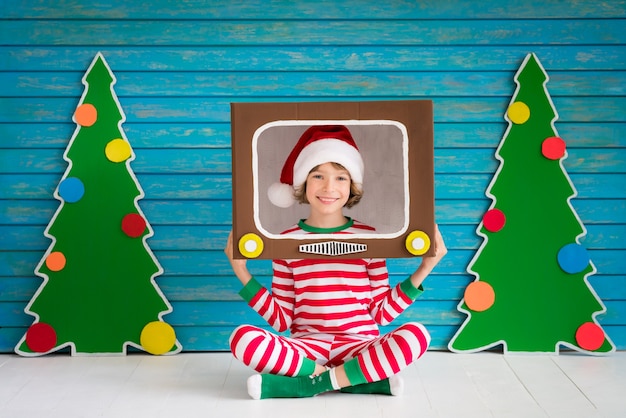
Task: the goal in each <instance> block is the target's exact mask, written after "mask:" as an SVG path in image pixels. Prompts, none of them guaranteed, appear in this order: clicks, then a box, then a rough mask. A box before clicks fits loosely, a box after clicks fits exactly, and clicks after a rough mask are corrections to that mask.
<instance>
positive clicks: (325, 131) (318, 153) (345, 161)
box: [267, 125, 364, 208]
mask: <svg viewBox="0 0 626 418" xmlns="http://www.w3.org/2000/svg"><path fill="white" fill-rule="evenodd" d="M329 162H334V163H338V164H341V165H342V166H344V167H345V168H346V170H348V172H349V173H350V177H351V178H352V181H353V182H354V183H356V184H357V185H360V184H362V183H363V171H364V164H363V158H362V157H361V154H360V153H359V149H358V148H357V146H356V143H355V142H354V139H353V138H352V135H351V134H350V131H349V130H348V128H346V127H345V126H343V125H314V126H311V127H310V128H309V129H307V130H306V131H305V132H304V133H303V134H302V136H301V137H300V139H299V140H298V142H297V143H296V146H295V147H294V148H293V150H291V153H290V154H289V156H288V157H287V160H286V161H285V164H284V166H283V169H282V171H281V174H280V183H274V184H272V185H271V186H270V187H269V189H268V191H267V194H268V197H269V199H270V201H271V202H272V204H274V205H275V206H278V207H281V208H288V207H290V206H291V205H293V203H294V202H295V198H294V187H300V186H302V184H304V182H305V181H306V178H307V176H308V175H309V172H310V171H311V169H313V168H314V167H317V166H318V165H321V164H324V163H329Z"/></svg>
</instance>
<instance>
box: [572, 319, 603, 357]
mask: <svg viewBox="0 0 626 418" xmlns="http://www.w3.org/2000/svg"><path fill="white" fill-rule="evenodd" d="M576 342H577V343H578V345H579V346H580V348H583V349H585V350H589V351H595V350H597V349H598V348H600V347H602V344H604V331H602V328H600V327H599V326H598V325H596V324H594V323H593V322H585V323H584V324H582V325H581V326H580V327H578V329H577V330H576Z"/></svg>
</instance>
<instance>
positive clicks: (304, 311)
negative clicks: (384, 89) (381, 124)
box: [225, 126, 447, 399]
mask: <svg viewBox="0 0 626 418" xmlns="http://www.w3.org/2000/svg"><path fill="white" fill-rule="evenodd" d="M362 182H363V161H362V159H361V156H360V153H359V151H358V148H357V147H356V144H355V143H354V140H353V139H352V136H351V134H350V132H349V131H348V129H347V128H346V127H345V126H312V127H311V128H309V129H307V130H306V131H305V132H304V134H303V135H302V136H301V138H300V140H299V141H298V143H297V145H296V146H295V148H294V149H293V150H292V152H291V154H290V155H289V157H288V158H287V161H286V163H285V166H284V167H283V170H282V173H281V183H282V184H279V185H273V186H272V187H270V190H269V192H268V193H269V197H270V200H271V201H272V203H274V204H275V205H278V206H283V207H285V206H288V205H290V204H292V203H293V202H294V201H298V202H301V203H308V204H309V205H310V214H309V216H308V217H307V218H306V219H303V220H301V221H300V222H299V223H298V224H297V225H296V226H294V227H293V228H291V229H289V230H288V231H286V232H285V233H286V234H294V233H297V234H302V233H338V234H339V233H356V232H363V231H364V230H365V231H373V228H371V227H369V226H367V225H364V224H361V223H359V222H358V221H356V220H353V219H350V218H347V217H346V216H344V214H343V207H344V206H346V207H351V206H352V205H354V204H356V203H358V201H359V200H360V198H361V195H362ZM433 241H434V245H435V248H436V254H435V256H434V257H424V258H423V259H422V263H421V264H420V266H419V268H418V269H417V270H416V271H415V272H414V273H413V274H412V275H411V276H410V277H409V278H407V279H406V280H404V281H403V282H402V283H400V284H398V285H397V286H395V287H394V288H390V286H389V282H388V274H387V266H386V261H385V260H384V259H355V260H343V259H342V260H334V259H332V258H331V259H306V260H274V262H273V270H274V278H273V281H272V293H270V292H268V290H267V289H266V288H264V287H263V286H262V285H261V284H259V283H258V282H257V281H256V280H255V279H254V278H253V277H252V275H251V274H250V272H249V271H248V269H247V267H246V261H245V260H235V259H233V254H232V233H231V235H230V236H229V237H228V243H227V245H226V249H225V253H226V255H227V256H228V259H229V260H230V263H231V265H232V268H233V271H234V272H235V274H236V276H237V278H239V280H240V281H241V283H242V284H243V285H244V287H243V289H242V290H241V292H240V295H241V296H242V297H243V298H244V299H245V300H246V301H247V302H248V304H249V305H250V306H251V307H252V308H253V309H254V310H255V311H257V312H258V313H259V314H260V315H261V316H263V318H264V319H265V320H266V321H267V322H268V323H269V324H270V325H271V326H272V327H273V328H274V329H275V330H276V331H278V332H284V331H287V330H289V331H290V337H285V336H282V335H276V334H273V333H270V332H268V331H265V330H263V329H261V328H259V327H255V326H251V325H242V326H240V327H238V328H237V329H235V331H233V333H232V335H231V338H230V346H231V351H232V353H233V355H234V356H235V357H236V358H237V359H239V360H240V361H242V362H243V363H244V364H246V365H247V366H250V367H252V368H253V369H254V370H256V371H257V372H259V373H261V374H257V375H254V376H252V377H250V378H249V379H248V393H249V395H250V396H251V397H252V398H254V399H264V398H295V397H310V396H315V395H317V394H319V393H322V392H327V391H333V390H341V391H342V392H352V393H381V394H388V395H396V394H399V393H400V392H401V390H402V380H401V379H400V378H399V376H397V373H398V372H399V371H400V370H402V369H404V368H405V367H407V366H408V365H409V364H411V363H412V362H414V361H415V360H417V359H418V358H419V357H420V356H421V355H422V354H424V352H425V351H426V349H427V348H428V345H429V343H430V335H429V334H428V332H427V331H426V329H425V328H424V327H423V326H422V325H421V324H419V323H406V324H404V325H401V326H400V327H399V328H397V329H396V330H394V331H392V332H390V333H389V334H387V335H384V336H381V335H380V333H379V330H378V326H377V324H379V325H387V324H389V323H390V322H391V321H392V320H393V319H394V318H396V317H397V316H398V315H400V314H401V313H402V312H403V311H404V310H405V309H406V308H407V307H408V306H409V305H410V304H411V303H412V302H413V301H414V300H415V299H416V298H417V297H418V296H419V295H420V294H421V293H422V288H421V284H422V282H423V281H424V279H425V278H426V276H428V274H430V272H431V271H432V269H433V268H434V267H435V265H436V264H437V263H438V262H439V260H441V258H442V257H443V256H444V255H445V254H446V252H447V249H446V247H445V244H444V242H443V238H442V237H441V234H440V233H439V230H438V228H436V236H435V237H434V240H433Z"/></svg>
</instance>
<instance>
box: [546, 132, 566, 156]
mask: <svg viewBox="0 0 626 418" xmlns="http://www.w3.org/2000/svg"><path fill="white" fill-rule="evenodd" d="M541 153H542V154H543V156H544V157H546V158H547V159H549V160H559V159H561V158H563V156H564V155H565V141H563V140H562V139H561V138H559V137H557V136H551V137H549V138H546V139H544V140H543V142H542V143H541Z"/></svg>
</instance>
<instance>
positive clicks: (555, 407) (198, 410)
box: [0, 351, 626, 418]
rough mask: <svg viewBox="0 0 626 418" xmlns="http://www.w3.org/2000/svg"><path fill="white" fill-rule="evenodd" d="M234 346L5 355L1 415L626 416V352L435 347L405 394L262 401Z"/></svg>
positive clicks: (0, 372) (0, 366)
mask: <svg viewBox="0 0 626 418" xmlns="http://www.w3.org/2000/svg"><path fill="white" fill-rule="evenodd" d="M250 374H251V372H250V370H248V369H247V368H246V367H245V366H243V365H242V364H240V363H239V362H238V361H236V360H234V359H233V358H232V357H231V355H230V354H229V353H183V354H178V355H175V356H166V357H153V356H150V355H144V354H132V355H128V356H123V357H70V356H69V355H50V356H44V357H39V358H24V357H19V356H16V355H9V354H6V355H0V417H2V418H18V417H27V418H29V417H33V418H34V417H36V418H42V417H46V418H50V417H64V418H73V417H81V418H83V417H116V418H118V417H122V418H123V417H133V418H141V417H149V418H161V417H167V418H172V417H175V418H186V417H212V418H214V417H220V418H221V417H236V418H240V417H251V418H261V417H268V418H269V417H272V418H280V417H289V418H294V417H295V418H305V417H323V418H334V417H341V418H346V417H350V418H352V417H359V418H367V417H394V418H400V417H455V418H456V417H459V418H471V417H480V418H483V417H520V418H532V417H567V418H572V417H584V418H589V417H616V418H617V417H620V418H622V417H626V352H617V353H614V354H612V355H610V356H606V357H590V356H584V355H578V354H561V355H559V356H556V355H552V356H550V355H548V356H543V355H534V356H527V355H507V356H504V355H502V354H496V353H479V354H467V355H461V354H452V353H447V352H437V351H433V352H428V353H426V355H425V356H424V357H423V358H422V359H421V360H420V361H419V362H418V363H417V364H415V365H413V366H411V367H410V368H409V369H407V370H405V371H403V372H402V376H403V377H404V380H405V392H404V395H403V396H400V397H391V396H378V395H352V394H343V393H327V394H323V395H320V396H318V397H316V398H310V399H269V400H261V401H254V400H252V399H250V398H248V395H247V393H246V388H245V386H246V379H247V378H248V376H249V375H250Z"/></svg>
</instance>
